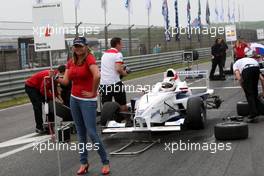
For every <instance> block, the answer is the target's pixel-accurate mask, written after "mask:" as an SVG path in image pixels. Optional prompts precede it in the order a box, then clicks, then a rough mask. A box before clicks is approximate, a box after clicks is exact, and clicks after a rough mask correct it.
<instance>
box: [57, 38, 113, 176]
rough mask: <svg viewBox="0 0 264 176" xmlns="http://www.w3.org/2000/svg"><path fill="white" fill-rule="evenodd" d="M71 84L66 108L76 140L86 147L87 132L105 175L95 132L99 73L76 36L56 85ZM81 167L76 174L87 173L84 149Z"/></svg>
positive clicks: (105, 164)
mask: <svg viewBox="0 0 264 176" xmlns="http://www.w3.org/2000/svg"><path fill="white" fill-rule="evenodd" d="M69 81H71V82H72V90H71V98H70V108H71V113H72V116H73V120H74V122H75V125H76V129H77V132H78V140H79V143H80V144H83V146H86V145H87V138H86V136H87V133H88V135H89V136H90V138H91V140H92V142H93V144H97V146H98V150H97V152H98V154H99V155H100V157H101V162H102V163H103V167H102V174H104V175H105V174H109V172H110V167H109V160H108V159H107V154H106V151H105V148H104V146H103V144H102V142H101V140H100V138H99V136H98V134H97V132H96V106H97V89H98V86H99V82H100V72H99V68H98V66H97V65H96V60H95V57H94V56H93V55H92V54H91V52H90V50H89V49H88V47H87V40H86V39H85V38H84V37H77V38H75V39H74V41H73V58H72V59H70V60H69V61H68V63H67V68H66V71H65V75H64V77H63V79H62V78H59V79H58V82H59V83H61V84H63V85H67V84H68V83H69ZM80 150H81V152H80V163H81V166H80V168H79V170H78V171H77V174H78V175H83V174H86V173H87V172H88V168H89V163H88V151H87V148H86V147H83V149H80Z"/></svg>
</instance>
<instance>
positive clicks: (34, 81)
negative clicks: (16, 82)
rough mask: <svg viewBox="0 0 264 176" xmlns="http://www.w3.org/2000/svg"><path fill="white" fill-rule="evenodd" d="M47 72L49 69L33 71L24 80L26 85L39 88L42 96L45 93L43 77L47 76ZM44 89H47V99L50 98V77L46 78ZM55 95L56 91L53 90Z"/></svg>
mask: <svg viewBox="0 0 264 176" xmlns="http://www.w3.org/2000/svg"><path fill="white" fill-rule="evenodd" d="M49 72H50V71H49V70H43V71H41V72H38V73H35V74H34V75H32V76H31V77H30V78H28V79H27V80H26V85H27V86H29V87H32V88H35V89H37V90H39V91H40V93H41V95H42V96H44V95H45V89H44V78H45V77H48V76H49ZM54 73H55V74H57V71H55V72H54ZM54 83H55V82H54ZM55 88H56V84H55ZM46 90H47V97H48V98H49V99H52V85H51V79H50V78H46ZM55 96H57V91H55Z"/></svg>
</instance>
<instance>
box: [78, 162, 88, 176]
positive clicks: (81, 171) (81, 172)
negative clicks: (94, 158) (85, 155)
mask: <svg viewBox="0 0 264 176" xmlns="http://www.w3.org/2000/svg"><path fill="white" fill-rule="evenodd" d="M88 168H89V164H87V165H81V167H80V168H79V170H78V171H77V175H84V174H86V173H87V172H88Z"/></svg>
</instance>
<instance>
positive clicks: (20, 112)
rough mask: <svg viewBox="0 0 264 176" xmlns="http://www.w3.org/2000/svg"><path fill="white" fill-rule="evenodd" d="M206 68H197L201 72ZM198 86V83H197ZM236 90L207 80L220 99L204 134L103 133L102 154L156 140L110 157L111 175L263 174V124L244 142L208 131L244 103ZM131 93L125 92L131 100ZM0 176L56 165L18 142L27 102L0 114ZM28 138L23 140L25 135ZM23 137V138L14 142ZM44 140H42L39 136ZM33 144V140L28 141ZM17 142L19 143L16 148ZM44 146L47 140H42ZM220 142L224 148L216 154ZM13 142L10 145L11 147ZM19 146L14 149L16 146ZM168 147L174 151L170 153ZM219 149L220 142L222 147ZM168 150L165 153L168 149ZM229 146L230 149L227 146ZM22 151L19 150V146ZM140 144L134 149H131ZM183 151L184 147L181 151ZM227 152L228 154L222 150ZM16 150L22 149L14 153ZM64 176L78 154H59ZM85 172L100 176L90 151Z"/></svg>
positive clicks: (27, 117) (48, 173)
mask: <svg viewBox="0 0 264 176" xmlns="http://www.w3.org/2000/svg"><path fill="white" fill-rule="evenodd" d="M206 68H207V69H208V68H210V67H209V64H202V65H201V66H200V69H206ZM162 77H163V76H162V74H155V75H152V76H149V77H144V78H139V79H136V80H131V81H128V82H126V84H143V85H145V84H153V83H156V82H157V81H161V80H162ZM197 84H199V83H197ZM233 86H238V84H237V83H236V82H235V81H234V80H233V78H232V77H228V79H227V80H226V81H213V82H210V87H211V88H216V89H215V94H217V95H220V96H221V98H222V99H223V100H224V103H223V104H222V106H221V108H220V109H218V110H208V117H207V119H208V120H207V126H206V128H205V129H204V130H198V131H196V130H183V131H180V132H163V133H154V134H152V135H151V136H150V135H149V134H142V133H140V134H116V135H109V134H103V135H102V139H103V142H104V144H105V146H106V149H107V152H108V153H110V152H111V151H113V150H116V149H118V148H120V147H122V146H123V145H124V144H126V143H127V142H129V141H130V140H132V139H149V138H150V137H152V139H160V140H161V141H160V143H158V144H155V145H154V146H153V147H152V148H150V149H149V150H147V151H146V152H144V153H142V154H139V155H136V156H109V159H110V162H111V174H110V175H113V176H134V175H139V176H161V175H162V176H205V175H208V176H263V175H264V174H263V168H264V155H263V153H264V147H263V146H264V140H263V139H264V130H263V129H264V120H263V118H262V117H260V120H259V123H257V124H249V138H248V139H247V140H236V141H225V142H222V141H216V140H215V138H214V134H213V132H214V131H213V127H214V125H215V124H216V123H218V122H221V121H222V118H224V117H227V116H230V115H236V103H237V102H238V101H241V100H244V99H245V98H244V94H243V92H242V90H241V89H237V88H236V89H231V88H227V87H233ZM133 96H136V95H135V94H128V97H129V98H131V97H133ZM0 120H1V123H0V176H56V175H58V162H57V152H56V151H42V153H41V154H40V152H39V151H36V150H33V147H32V143H30V142H26V141H25V140H24V142H23V139H25V138H26V137H32V136H35V134H32V135H30V134H31V133H32V132H34V122H33V111H32V107H31V105H30V104H27V105H23V106H20V107H15V108H9V109H6V110H2V111H0ZM25 135H28V136H25ZM21 136H24V138H22V139H21V138H20V139H15V140H13V141H10V140H11V139H14V138H18V137H21ZM43 139H44V141H47V140H45V139H47V136H44V137H43ZM31 142H32V141H31ZM19 143H20V144H19ZM45 143H47V142H45ZM182 143H185V144H186V145H188V144H191V143H196V144H197V145H198V144H200V146H203V144H205V145H207V146H209V147H207V148H203V149H204V150H198V149H189V150H185V151H181V150H180V149H179V147H178V150H177V145H178V146H179V145H180V144H182ZM219 143H223V145H224V146H225V147H224V148H225V150H223V149H222V148H221V149H220V150H215V149H216V148H215V146H216V145H219ZM11 144H14V146H11ZM15 144H18V145H15ZM172 145H173V146H174V150H173V151H172V150H171V149H172ZM221 145H222V144H221ZM168 146H169V147H170V150H168ZM227 146H229V148H228V147H227ZM23 147H24V148H23ZM140 147H142V146H134V147H132V148H130V150H135V149H138V148H140ZM183 148H184V147H183ZM227 149H228V150H227ZM19 150H21V151H19ZM60 157H61V170H62V175H63V176H72V175H76V174H75V173H76V170H77V169H78V167H79V155H78V151H60ZM89 162H90V165H91V166H90V170H89V173H88V174H87V175H89V176H96V175H100V168H101V164H100V159H99V157H98V155H97V153H96V152H95V151H92V152H89Z"/></svg>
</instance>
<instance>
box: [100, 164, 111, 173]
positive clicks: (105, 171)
mask: <svg viewBox="0 0 264 176" xmlns="http://www.w3.org/2000/svg"><path fill="white" fill-rule="evenodd" d="M101 172H102V174H103V175H107V174H109V173H110V165H109V164H107V165H103V167H102V170H101Z"/></svg>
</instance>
